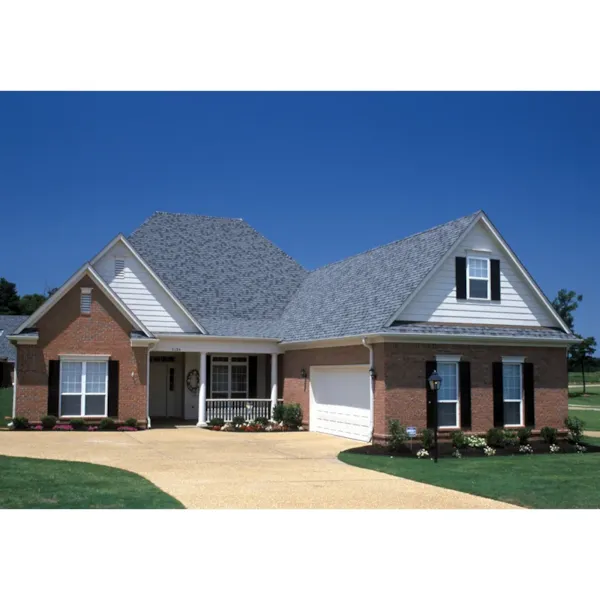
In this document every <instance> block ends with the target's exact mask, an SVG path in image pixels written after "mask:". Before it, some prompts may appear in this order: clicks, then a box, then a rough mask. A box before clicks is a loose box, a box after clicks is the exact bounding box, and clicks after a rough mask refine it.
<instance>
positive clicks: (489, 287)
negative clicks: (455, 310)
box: [467, 254, 492, 302]
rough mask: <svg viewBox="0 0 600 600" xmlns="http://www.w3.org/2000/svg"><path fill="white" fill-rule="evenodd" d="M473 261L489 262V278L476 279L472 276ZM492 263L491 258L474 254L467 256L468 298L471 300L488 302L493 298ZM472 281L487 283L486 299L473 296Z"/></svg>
mask: <svg viewBox="0 0 600 600" xmlns="http://www.w3.org/2000/svg"><path fill="white" fill-rule="evenodd" d="M471 260H484V261H486V262H487V274H488V276H487V277H475V276H473V277H472V276H471V275H470V265H471ZM491 266H492V265H491V262H490V259H489V257H487V256H477V255H474V254H467V298H468V299H469V300H481V301H484V302H485V301H487V300H490V299H491V297H492V274H491V271H490V269H491ZM471 279H475V280H476V281H487V296H486V297H485V298H476V297H472V296H471Z"/></svg>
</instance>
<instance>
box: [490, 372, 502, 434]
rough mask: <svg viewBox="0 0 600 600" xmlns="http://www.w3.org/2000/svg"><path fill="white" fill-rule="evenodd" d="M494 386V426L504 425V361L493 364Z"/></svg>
mask: <svg viewBox="0 0 600 600" xmlns="http://www.w3.org/2000/svg"><path fill="white" fill-rule="evenodd" d="M492 382H493V387H494V427H504V391H503V386H502V363H501V362H495V363H493V364H492Z"/></svg>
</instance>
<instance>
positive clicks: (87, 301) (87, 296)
mask: <svg viewBox="0 0 600 600" xmlns="http://www.w3.org/2000/svg"><path fill="white" fill-rule="evenodd" d="M79 306H80V309H81V314H82V315H89V314H91V312H92V288H81V299H80V302H79Z"/></svg>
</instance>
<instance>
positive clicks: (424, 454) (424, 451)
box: [417, 448, 429, 458]
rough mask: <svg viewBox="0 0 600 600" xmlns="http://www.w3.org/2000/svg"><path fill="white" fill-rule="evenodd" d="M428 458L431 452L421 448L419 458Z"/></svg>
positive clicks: (418, 453)
mask: <svg viewBox="0 0 600 600" xmlns="http://www.w3.org/2000/svg"><path fill="white" fill-rule="evenodd" d="M428 456H429V452H427V450H425V448H421V449H420V450H419V451H418V452H417V458H427V457H428Z"/></svg>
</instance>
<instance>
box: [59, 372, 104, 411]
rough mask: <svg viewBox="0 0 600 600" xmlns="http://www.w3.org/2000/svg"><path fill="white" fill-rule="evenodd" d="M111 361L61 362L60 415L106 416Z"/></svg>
mask: <svg viewBox="0 0 600 600" xmlns="http://www.w3.org/2000/svg"><path fill="white" fill-rule="evenodd" d="M107 408H108V362H107V361H105V360H103V361H71V360H68V361H65V360H61V361H60V416H61V417H105V416H106V415H107Z"/></svg>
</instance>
